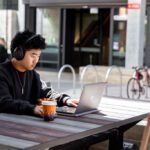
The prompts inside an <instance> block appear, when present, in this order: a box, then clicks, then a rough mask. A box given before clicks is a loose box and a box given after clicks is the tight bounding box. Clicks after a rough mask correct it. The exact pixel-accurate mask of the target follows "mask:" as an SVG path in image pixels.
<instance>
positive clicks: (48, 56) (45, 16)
mask: <svg viewBox="0 0 150 150" xmlns="http://www.w3.org/2000/svg"><path fill="white" fill-rule="evenodd" d="M39 10H40V12H41V16H39V15H37V20H40V21H39V22H37V25H38V27H39V26H40V31H39V32H40V34H42V35H43V37H44V38H45V39H46V44H47V48H46V49H45V50H43V52H42V54H41V58H40V61H39V66H40V67H47V68H58V65H59V40H60V39H59V35H60V9H50V8H44V9H39ZM39 17H40V18H41V19H39Z"/></svg>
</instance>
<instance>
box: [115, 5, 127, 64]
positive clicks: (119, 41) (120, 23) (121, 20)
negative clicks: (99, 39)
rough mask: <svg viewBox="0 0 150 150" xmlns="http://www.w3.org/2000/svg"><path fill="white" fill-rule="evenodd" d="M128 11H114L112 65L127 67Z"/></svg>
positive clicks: (117, 9) (122, 9) (116, 9)
mask: <svg viewBox="0 0 150 150" xmlns="http://www.w3.org/2000/svg"><path fill="white" fill-rule="evenodd" d="M126 24H127V9H126V8H125V7H120V8H115V10H114V29H113V49H112V64H113V65H118V66H124V65H125V45H126Z"/></svg>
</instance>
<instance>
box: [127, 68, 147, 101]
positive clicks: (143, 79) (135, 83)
mask: <svg viewBox="0 0 150 150" xmlns="http://www.w3.org/2000/svg"><path fill="white" fill-rule="evenodd" d="M132 69H134V70H135V71H134V73H133V76H132V78H130V79H129V81H128V83H127V96H128V98H130V99H139V98H140V96H141V95H144V94H145V91H146V90H145V87H150V75H149V73H148V68H147V67H139V68H138V67H132Z"/></svg>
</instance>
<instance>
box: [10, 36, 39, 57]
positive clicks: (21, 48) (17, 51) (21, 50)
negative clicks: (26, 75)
mask: <svg viewBox="0 0 150 150" xmlns="http://www.w3.org/2000/svg"><path fill="white" fill-rule="evenodd" d="M37 36H38V35H36V34H35V35H33V36H31V37H30V38H28V39H27V40H26V41H25V43H24V44H23V46H19V47H16V48H15V49H14V51H13V53H12V57H14V58H16V59H17V60H22V59H23V58H24V55H25V49H24V46H25V45H26V44H27V43H28V42H29V41H31V40H33V39H34V38H35V37H37Z"/></svg>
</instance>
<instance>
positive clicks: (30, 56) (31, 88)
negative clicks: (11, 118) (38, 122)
mask: <svg viewBox="0 0 150 150" xmlns="http://www.w3.org/2000/svg"><path fill="white" fill-rule="evenodd" d="M45 46H46V45H45V39H44V38H43V37H41V36H40V35H35V34H34V33H32V32H29V31H24V32H19V33H17V34H16V35H15V37H14V38H13V40H12V42H11V54H12V59H11V61H8V62H6V63H3V64H0V112H5V113H15V114H26V115H39V116H42V115H43V110H42V108H41V107H40V106H39V105H38V100H39V99H41V98H46V97H51V98H53V99H55V100H57V104H58V106H63V105H69V106H75V107H76V106H77V100H73V99H71V98H70V97H69V96H68V95H65V94H59V93H56V92H55V91H53V90H52V88H51V87H47V86H46V84H45V83H44V82H43V81H41V80H40V76H39V74H38V73H37V72H36V71H35V70H34V68H35V66H36V64H37V63H38V60H39V57H40V55H41V50H42V49H44V48H45Z"/></svg>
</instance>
